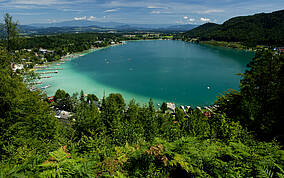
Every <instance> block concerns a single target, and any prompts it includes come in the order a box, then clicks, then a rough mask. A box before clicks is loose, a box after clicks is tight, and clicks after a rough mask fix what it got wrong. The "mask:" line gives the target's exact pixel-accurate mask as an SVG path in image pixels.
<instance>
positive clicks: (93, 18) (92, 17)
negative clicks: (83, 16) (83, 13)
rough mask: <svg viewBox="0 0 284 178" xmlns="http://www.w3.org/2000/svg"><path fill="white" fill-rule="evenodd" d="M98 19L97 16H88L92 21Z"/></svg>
mask: <svg viewBox="0 0 284 178" xmlns="http://www.w3.org/2000/svg"><path fill="white" fill-rule="evenodd" d="M95 19H96V17H94V16H90V17H89V18H88V20H90V21H93V20H95Z"/></svg>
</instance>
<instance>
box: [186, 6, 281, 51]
mask: <svg viewBox="0 0 284 178" xmlns="http://www.w3.org/2000/svg"><path fill="white" fill-rule="evenodd" d="M184 37H185V38H196V37H199V39H200V40H203V41H204V40H216V41H228V42H242V43H244V44H245V45H247V46H255V45H258V44H259V45H261V44H263V45H284V10H280V11H275V12H272V13H260V14H255V15H252V16H241V17H234V18H231V19H229V20H227V21H226V22H224V23H223V24H221V25H219V24H214V23H206V24H203V25H201V26H199V27H197V28H194V29H192V30H190V31H188V32H186V33H185V34H184Z"/></svg>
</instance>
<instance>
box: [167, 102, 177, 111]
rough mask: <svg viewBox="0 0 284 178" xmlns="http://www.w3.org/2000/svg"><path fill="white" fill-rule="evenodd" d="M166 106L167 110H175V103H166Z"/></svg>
mask: <svg viewBox="0 0 284 178" xmlns="http://www.w3.org/2000/svg"><path fill="white" fill-rule="evenodd" d="M167 108H168V110H170V111H172V112H175V109H176V105H175V103H167Z"/></svg>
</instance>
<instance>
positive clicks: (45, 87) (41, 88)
mask: <svg viewBox="0 0 284 178" xmlns="http://www.w3.org/2000/svg"><path fill="white" fill-rule="evenodd" d="M49 87H51V85H46V86H44V87H40V88H39V89H40V90H43V89H47V88H49Z"/></svg>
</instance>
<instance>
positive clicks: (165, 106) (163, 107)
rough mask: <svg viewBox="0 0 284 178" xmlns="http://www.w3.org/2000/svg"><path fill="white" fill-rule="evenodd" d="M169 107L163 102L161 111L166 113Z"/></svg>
mask: <svg viewBox="0 0 284 178" xmlns="http://www.w3.org/2000/svg"><path fill="white" fill-rule="evenodd" d="M167 109H168V107H167V103H165V102H163V104H162V106H161V111H162V113H165V112H166V111H167Z"/></svg>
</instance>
